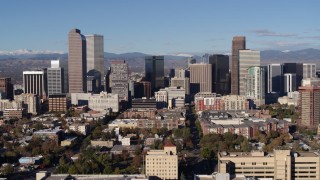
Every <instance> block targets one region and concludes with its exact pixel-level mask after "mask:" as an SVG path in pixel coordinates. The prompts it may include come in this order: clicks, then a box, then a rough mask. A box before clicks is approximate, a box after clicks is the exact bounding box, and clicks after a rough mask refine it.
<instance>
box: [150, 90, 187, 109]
mask: <svg viewBox="0 0 320 180" xmlns="http://www.w3.org/2000/svg"><path fill="white" fill-rule="evenodd" d="M154 96H155V98H156V101H157V103H158V107H159V108H167V107H168V105H169V104H170V103H169V102H172V101H174V100H175V99H178V98H183V99H185V90H184V89H183V88H177V87H166V88H164V89H160V90H159V91H157V92H155V94H154ZM171 108H172V103H171Z"/></svg>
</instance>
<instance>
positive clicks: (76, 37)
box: [68, 29, 87, 93]
mask: <svg viewBox="0 0 320 180" xmlns="http://www.w3.org/2000/svg"><path fill="white" fill-rule="evenodd" d="M68 38H69V39H68V43H69V53H68V71H69V80H68V82H69V93H83V92H87V50H86V38H85V36H84V35H82V34H81V31H80V30H79V29H72V30H71V31H70V32H69V34H68Z"/></svg>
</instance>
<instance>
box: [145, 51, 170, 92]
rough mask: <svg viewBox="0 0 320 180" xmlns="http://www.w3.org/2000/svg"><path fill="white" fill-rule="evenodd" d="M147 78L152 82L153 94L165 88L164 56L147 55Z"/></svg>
mask: <svg viewBox="0 0 320 180" xmlns="http://www.w3.org/2000/svg"><path fill="white" fill-rule="evenodd" d="M145 80H146V81H149V82H150V83H151V94H152V95H153V94H154V92H156V91H158V90H159V89H160V88H164V87H165V86H164V56H146V57H145Z"/></svg>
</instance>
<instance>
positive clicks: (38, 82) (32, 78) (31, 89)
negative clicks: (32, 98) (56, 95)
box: [23, 70, 47, 99]
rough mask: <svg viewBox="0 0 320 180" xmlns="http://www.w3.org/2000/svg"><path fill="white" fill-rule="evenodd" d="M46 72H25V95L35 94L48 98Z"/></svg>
mask: <svg viewBox="0 0 320 180" xmlns="http://www.w3.org/2000/svg"><path fill="white" fill-rule="evenodd" d="M45 79H46V77H45V72H44V71H42V70H41V71H23V87H24V93H25V94H35V95H38V96H39V97H40V98H41V99H43V98H46V96H47V93H46V81H45Z"/></svg>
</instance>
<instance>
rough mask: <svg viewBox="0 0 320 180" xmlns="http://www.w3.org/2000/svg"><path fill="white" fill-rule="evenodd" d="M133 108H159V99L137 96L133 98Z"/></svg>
mask: <svg viewBox="0 0 320 180" xmlns="http://www.w3.org/2000/svg"><path fill="white" fill-rule="evenodd" d="M131 106H132V109H157V101H156V99H155V98H152V99H147V98H137V99H132V103H131Z"/></svg>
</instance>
